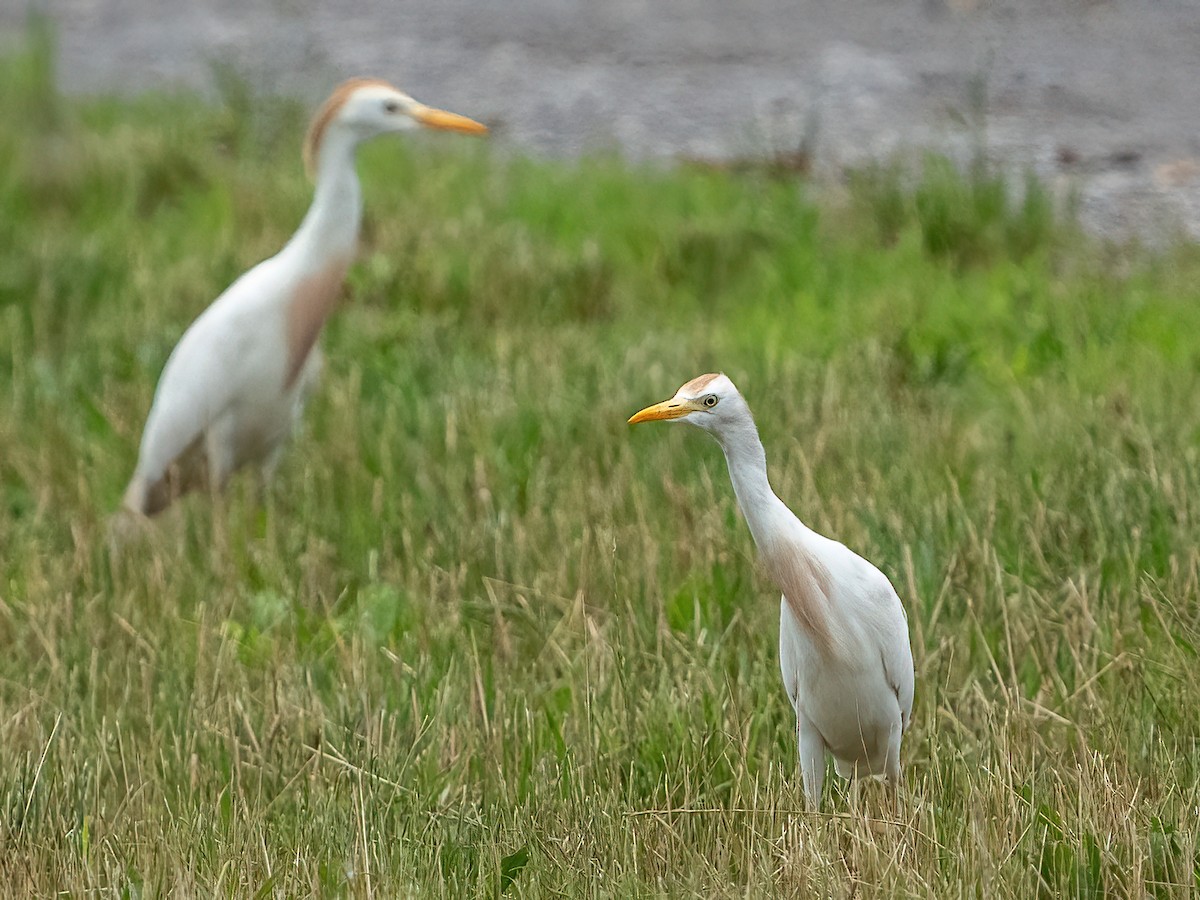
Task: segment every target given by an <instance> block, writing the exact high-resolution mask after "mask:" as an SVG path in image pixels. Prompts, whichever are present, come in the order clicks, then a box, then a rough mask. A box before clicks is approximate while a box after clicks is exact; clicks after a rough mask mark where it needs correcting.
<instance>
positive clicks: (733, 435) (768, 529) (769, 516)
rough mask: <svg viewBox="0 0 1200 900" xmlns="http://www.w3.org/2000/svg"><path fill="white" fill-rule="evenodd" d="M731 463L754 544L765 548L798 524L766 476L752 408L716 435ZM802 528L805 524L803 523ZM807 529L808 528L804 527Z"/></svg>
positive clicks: (731, 470)
mask: <svg viewBox="0 0 1200 900" xmlns="http://www.w3.org/2000/svg"><path fill="white" fill-rule="evenodd" d="M715 436H716V438H717V442H718V443H719V444H720V445H721V449H722V450H724V451H725V461H726V462H727V463H728V464H729V480H730V481H732V482H733V492H734V494H736V495H737V501H738V506H739V507H740V508H741V510H742V515H743V516H745V517H746V524H747V525H749V526H750V534H751V535H752V536H753V537H754V543H755V544H757V545H758V547H759V548H760V549H761V548H764V547H767V546H769V545H770V544H771V543H772V538H773V537H774V536H775V535H777V534H778V533H779V532H780V531H781V530H783V529H786V528H788V527H789V525H791V526H792V527H794V525H795V524H798V523H799V520H798V519H797V518H796V516H795V514H793V513H792V511H791V510H790V509H788V508H787V506H786V504H784V502H783V501H782V500H780V499H779V497H777V496H776V495H775V491H773V490H772V489H771V482H770V481H769V480H768V478H767V454H766V451H765V450H763V445H762V441H761V440H760V439H759V437H758V429H757V428H756V427H755V426H754V419H753V418H751V416H750V412H749V410H747V411H746V415H745V417H744V418H741V419H738V420H737V421H735V422H732V423H730V425H729V426H728V427H726V428H724V429H722V431H721V432H720V433H717V434H716V435H715ZM801 527H802V528H803V525H802V524H801ZM805 530H807V529H805Z"/></svg>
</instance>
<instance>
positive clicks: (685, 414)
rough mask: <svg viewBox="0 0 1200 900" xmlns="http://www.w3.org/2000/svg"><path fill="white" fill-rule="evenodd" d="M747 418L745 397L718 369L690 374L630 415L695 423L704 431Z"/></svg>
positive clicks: (632, 422) (646, 419) (636, 419)
mask: <svg viewBox="0 0 1200 900" xmlns="http://www.w3.org/2000/svg"><path fill="white" fill-rule="evenodd" d="M749 418H750V410H749V408H748V407H747V406H746V401H745V400H743V399H742V395H741V394H739V393H738V389H737V388H736V387H734V385H733V382H732V381H730V380H729V379H728V378H727V377H725V376H724V375H722V374H719V373H710V374H708V375H700V376H698V377H697V378H693V379H692V380H691V381H689V382H688V383H687V384H685V385H684V386H683V387H681V388H680V389H679V390H677V391H676V392H675V396H674V397H672V398H671V399H670V400H664V401H663V402H662V403H655V404H654V405H653V406H647V407H646V408H645V409H643V410H642V411H641V412H639V413H635V414H634V415H633V416H631V417H630V419H629V424H630V425H636V424H637V423H638V422H656V421H673V422H687V423H689V424H691V425H697V426H699V427H700V428H703V429H704V430H705V431H710V432H713V433H716V434H720V433H721V432H722V431H723V430H724V429H726V428H728V427H729V426H731V425H734V424H741V423H743V422H745V421H747V420H748V419H749Z"/></svg>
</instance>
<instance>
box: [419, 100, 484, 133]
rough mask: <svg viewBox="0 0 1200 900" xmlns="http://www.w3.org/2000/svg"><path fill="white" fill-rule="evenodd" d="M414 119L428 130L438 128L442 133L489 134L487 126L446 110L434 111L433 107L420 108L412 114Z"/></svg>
mask: <svg viewBox="0 0 1200 900" xmlns="http://www.w3.org/2000/svg"><path fill="white" fill-rule="evenodd" d="M412 117H413V118H414V119H416V120H417V121H418V122H420V123H421V124H422V125H424V126H425V127H426V128H437V129H438V130H440V131H458V132H461V133H462V134H487V130H488V129H487V126H486V125H484V124H483V123H481V122H476V121H475V120H474V119H468V118H467V117H466V116H460V115H459V114H458V113H452V112H446V110H444V109H434V108H433V107H432V106H418V107H417V108H416V109H414V110H413V112H412Z"/></svg>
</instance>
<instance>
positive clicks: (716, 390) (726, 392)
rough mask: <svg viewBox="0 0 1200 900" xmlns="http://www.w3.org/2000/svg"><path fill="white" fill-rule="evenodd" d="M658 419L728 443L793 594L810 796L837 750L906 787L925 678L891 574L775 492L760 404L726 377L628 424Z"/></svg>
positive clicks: (738, 480)
mask: <svg viewBox="0 0 1200 900" xmlns="http://www.w3.org/2000/svg"><path fill="white" fill-rule="evenodd" d="M654 420H675V421H681V422H688V423H690V424H692V425H697V426H699V427H700V428H703V429H704V430H705V431H707V432H709V433H710V434H712V435H713V437H715V438H716V439H717V442H718V443H719V444H720V445H721V449H722V450H724V451H725V459H726V461H727V462H728V464H729V477H730V480H731V481H732V482H733V489H734V493H735V494H736V495H737V501H738V506H739V507H740V508H741V510H742V514H743V515H744V516H745V518H746V523H747V524H748V525H749V526H750V533H751V534H752V535H753V537H754V542H755V544H756V545H757V547H758V552H759V556H760V558H761V559H762V562H763V564H764V567H765V569H766V571H767V572H768V573H769V575H770V577H771V578H772V579H773V580H774V581H775V583H776V584H777V585H778V587H779V588H780V589H781V590H782V591H783V595H784V596H783V600H782V602H781V603H780V611H779V664H780V668H781V670H782V673H783V683H784V687H785V688H786V690H787V694H788V697H789V699H790V700H791V702H792V707H793V708H794V709H795V711H796V730H797V735H798V738H799V745H800V770H801V775H802V777H803V781H804V791H805V794H806V796H807V797H808V800H809V802H810V803H812V804H814V805H815V804H818V803H819V802H820V798H821V789H822V787H823V785H824V780H825V753H826V751H828V752H829V753H830V754H831V755H832V756H833V759H834V765H835V768H836V770H837V772H838V774H839V775H841V776H843V777H845V778H851V777H854V776H856V775H880V776H884V777H886V778H887V780H888V781H889V782H890V783H891V784H892V785H893V786H895V785H897V784H898V783H899V780H900V741H901V737H902V735H903V733H904V731H905V730H906V729H907V728H908V725H909V719H910V716H911V714H912V701H913V680H914V676H913V661H912V650H911V648H910V646H909V641H908V620H907V617H906V616H905V614H904V607H903V606H902V605H901V603H900V598H899V597H898V596H897V595H896V591H895V589H894V588H893V587H892V585H891V582H889V581H888V579H887V576H885V575H884V574H883V573H882V572H880V571H879V569H877V568H875V566H873V565H872V564H871V563H869V562H867V560H865V559H863V558H862V557H861V556H859V555H858V554H857V553H854V552H853V551H852V550H850V549H848V548H847V547H846V546H845V545H843V544H840V543H838V542H837V541H834V540H830V539H829V538H827V537H824V536H822V535H820V534H817V533H816V532H815V531H813V530H812V529H811V528H809V527H808V526H806V525H805V524H804V523H803V522H801V521H800V520H799V519H798V518H797V517H796V516H795V514H794V513H793V512H792V511H791V510H790V509H788V508H787V506H785V505H784V503H783V501H782V500H780V499H779V498H778V497H777V496H776V495H775V492H774V491H773V490H772V489H771V485H770V482H769V481H768V479H767V458H766V454H765V452H764V451H763V446H762V441H760V440H759V437H758V429H757V428H756V427H755V425H754V418H753V416H751V414H750V408H749V407H748V406H747V405H746V402H745V400H743V399H742V396H741V394H739V393H738V390H737V388H736V387H734V384H733V382H732V381H730V380H729V379H728V378H726V377H725V376H724V375H701V376H700V377H698V378H695V379H693V380H692V381H689V382H688V383H687V384H685V385H684V386H683V387H681V388H680V389H679V391H678V392H677V393H676V394H675V396H674V397H672V398H671V399H670V400H666V401H663V402H662V403H658V404H656V405H654V406H650V407H647V408H646V409H643V410H642V411H641V412H639V413H637V414H635V415H634V416H633V417H632V418H630V420H629V421H630V423H637V422H647V421H654Z"/></svg>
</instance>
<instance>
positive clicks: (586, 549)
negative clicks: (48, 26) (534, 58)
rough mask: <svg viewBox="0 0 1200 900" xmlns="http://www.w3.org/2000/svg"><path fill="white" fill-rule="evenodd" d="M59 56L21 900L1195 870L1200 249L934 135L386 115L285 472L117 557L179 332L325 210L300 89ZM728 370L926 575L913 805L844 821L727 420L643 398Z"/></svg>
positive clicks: (14, 79)
mask: <svg viewBox="0 0 1200 900" xmlns="http://www.w3.org/2000/svg"><path fill="white" fill-rule="evenodd" d="M49 53H50V46H49V44H48V43H46V42H44V41H43V42H42V43H40V44H39V43H36V42H35V43H33V44H32V45H31V47H30V48H29V49H27V50H25V51H23V52H21V53H17V54H16V55H11V56H9V57H8V58H7V59H4V60H3V61H2V62H0V69H2V71H0V116H2V117H3V120H4V121H6V122H8V123H9V126H10V127H7V128H5V129H0V384H2V385H3V390H0V649H2V651H3V652H2V653H0V848H2V852H0V860H2V862H0V892H3V893H4V894H6V895H11V896H20V895H31V896H32V895H36V896H48V895H53V894H55V893H63V894H66V895H70V896H84V895H88V894H90V893H92V892H100V893H101V894H103V895H117V896H128V897H151V896H162V895H168V894H169V895H179V896H190V895H195V896H214V895H220V896H302V895H310V894H312V895H343V894H344V895H351V896H372V895H377V896H405V895H412V896H418V895H419V896H452V897H460V896H497V895H499V894H502V893H503V894H506V895H512V896H525V897H540V896H571V897H574V896H614V895H615V896H633V895H636V896H680V895H689V894H690V895H702V896H713V897H718V896H729V897H733V896H747V895H750V896H758V895H780V896H796V895H810V896H835V897H852V896H853V897H883V896H889V897H890V896H921V897H939V898H941V897H949V896H972V897H979V896H987V897H1022V898H1027V897H1030V896H1045V897H1053V896H1078V897H1098V896H1107V895H1116V896H1129V895H1138V896H1153V897H1187V896H1194V895H1195V894H1196V892H1197V890H1198V889H1200V884H1198V881H1197V879H1198V877H1200V868H1198V866H1200V851H1198V847H1197V829H1196V820H1197V815H1198V807H1200V789H1198V787H1197V783H1198V775H1200V746H1198V735H1200V723H1198V721H1197V716H1198V714H1197V709H1198V708H1200V689H1198V688H1197V679H1196V677H1195V675H1196V672H1197V653H1196V647H1197V645H1198V643H1200V605H1198V603H1197V598H1198V593H1200V589H1198V587H1197V580H1198V578H1200V555H1198V552H1197V547H1198V545H1200V540H1198V539H1200V508H1198V507H1197V500H1196V498H1197V497H1198V496H1200V465H1198V463H1200V460H1198V458H1197V457H1198V453H1197V437H1198V436H1200V406H1198V405H1197V403H1196V400H1195V398H1196V396H1197V394H1198V393H1200V254H1197V252H1196V251H1195V250H1194V249H1191V248H1181V249H1179V250H1177V251H1173V252H1172V253H1169V254H1166V255H1160V256H1154V257H1150V256H1144V255H1141V254H1140V253H1138V252H1137V251H1136V250H1130V249H1122V248H1110V247H1105V246H1102V245H1097V244H1093V243H1089V242H1087V241H1085V240H1083V239H1082V238H1080V237H1079V236H1078V235H1077V234H1075V233H1074V231H1073V230H1072V229H1071V228H1070V227H1069V226H1066V225H1063V224H1061V223H1057V222H1055V221H1054V219H1053V217H1052V215H1051V212H1050V210H1049V209H1048V207H1047V206H1046V205H1045V204H1042V203H1041V202H1040V201H1039V200H1037V197H1038V196H1039V195H1038V194H1036V193H1026V199H1025V200H1024V201H1021V202H1020V203H1016V204H1015V205H1014V204H1013V203H1012V201H1011V199H1009V198H1007V196H1006V195H1001V196H1000V197H997V195H996V194H995V188H994V185H993V184H992V182H991V181H989V180H988V178H987V175H986V173H975V174H974V175H970V174H968V175H967V176H962V175H957V174H954V173H953V172H951V171H949V170H947V169H944V168H941V167H940V166H938V165H937V164H934V168H932V169H931V170H930V171H929V172H928V173H927V175H926V177H925V178H923V179H922V180H921V181H920V182H919V184H918V185H917V186H916V187H915V188H913V189H908V188H904V187H902V186H900V187H897V186H896V184H895V183H889V182H886V181H883V180H880V179H879V178H878V177H876V178H875V179H874V180H872V179H869V178H868V179H866V180H865V181H864V180H861V179H860V180H858V181H855V182H853V183H852V184H851V196H852V202H850V203H847V204H842V205H839V206H833V205H831V204H830V203H828V202H826V201H824V200H822V199H821V198H820V197H814V196H811V195H810V191H809V189H808V188H807V187H806V185H804V184H803V183H797V182H795V181H790V180H787V179H779V178H776V177H770V176H769V175H768V174H766V173H755V172H752V171H751V172H741V173H737V174H733V175H731V174H728V173H713V172H695V171H684V170H681V171H662V170H657V169H654V170H651V169H639V168H637V167H632V166H628V165H626V164H623V163H621V162H619V161H616V160H611V159H593V160H585V161H582V162H578V163H562V164H552V163H543V162H536V163H535V162H531V161H526V160H522V159H501V158H498V157H497V156H496V155H493V151H492V150H491V149H490V148H489V147H487V146H475V145H468V144H467V143H466V142H462V141H458V142H456V141H453V140H427V141H426V140H414V141H410V142H400V141H380V142H378V143H377V144H375V145H372V146H371V147H369V148H367V150H366V151H365V152H364V153H363V155H362V161H361V173H362V176H363V181H364V186H365V191H366V195H367V208H368V212H367V215H368V221H367V223H366V230H365V240H364V246H363V250H362V253H361V256H360V260H359V262H358V264H357V265H356V267H355V268H354V270H353V271H352V274H351V277H350V284H349V287H348V290H347V296H346V298H345V302H344V305H343V307H342V308H341V309H340V310H339V312H338V314H337V316H336V318H335V319H334V321H333V322H332V323H331V326H330V328H329V330H328V332H327V335H326V350H327V357H328V361H329V366H328V370H327V377H326V379H325V382H324V385H323V387H322V389H321V391H320V392H319V394H318V396H317V397H316V398H315V399H314V402H313V403H312V405H311V407H310V409H309V414H308V416H307V418H306V423H307V424H306V428H305V430H304V432H303V433H302V434H301V435H299V436H298V438H297V440H296V441H295V443H294V446H293V447H292V448H291V452H290V454H289V456H288V457H287V460H286V462H285V464H284V466H283V467H282V470H281V472H280V474H279V477H278V480H277V483H276V484H275V486H274V489H273V491H272V492H271V494H270V496H269V497H268V498H267V501H266V505H265V507H264V506H260V505H259V504H258V502H257V498H256V497H255V493H254V491H253V489H252V488H251V487H250V486H247V485H242V484H240V483H239V484H237V485H235V487H234V490H233V491H232V492H231V493H230V494H229V495H228V496H227V497H226V498H224V499H223V500H221V501H220V502H219V503H217V504H215V505H212V504H209V503H208V502H207V501H205V500H204V498H193V499H192V500H190V501H189V502H187V503H185V504H183V505H182V507H181V508H180V509H178V510H177V511H175V512H173V513H172V514H170V515H167V516H165V517H164V518H163V519H162V520H161V521H159V522H158V523H157V524H156V526H155V528H154V530H153V532H152V533H151V535H150V536H148V537H147V539H146V540H145V541H143V542H141V543H139V544H137V545H135V546H134V547H132V548H131V549H129V550H128V551H127V552H126V553H124V554H122V555H120V556H118V557H115V558H114V557H110V555H109V553H108V550H107V542H106V517H107V515H108V513H109V511H110V510H112V509H113V507H114V506H115V504H116V503H117V500H118V498H119V496H120V493H121V490H122V489H123V487H124V482H125V480H126V478H127V477H128V475H129V473H130V471H131V468H132V465H133V461H134V457H135V449H136V443H137V440H138V437H139V431H140V427H141V423H142V421H143V418H144V415H145V412H146V410H147V408H148V404H149V401H150V397H151V393H152V391H153V387H154V383H155V380H156V378H157V375H158V372H159V371H160V368H161V365H162V363H163V362H164V360H165V358H166V355H167V353H168V352H169V350H170V348H171V346H172V345H173V343H174V341H175V340H176V339H177V338H178V336H179V334H180V333H181V332H182V329H183V328H184V327H186V325H187V324H188V322H189V321H190V320H191V319H192V318H193V317H194V316H195V315H196V314H198V313H199V311H200V310H201V309H203V308H204V306H205V305H206V304H207V303H208V302H209V301H210V300H211V299H212V298H213V297H214V296H215V295H216V294H217V293H218V292H219V291H220V290H221V289H222V288H223V287H224V286H225V285H226V284H227V283H228V282H229V281H230V280H231V279H232V278H233V277H234V276H235V275H236V274H237V273H238V272H240V271H242V270H243V269H244V268H245V267H247V266H249V265H250V264H252V263H254V262H255V261H257V260H258V259H260V258H262V257H264V256H266V255H268V254H270V253H272V252H274V250H275V249H276V248H277V247H278V246H279V245H280V244H281V243H282V242H283V241H284V240H285V239H286V238H287V236H288V234H289V233H290V231H291V230H292V229H293V228H294V227H295V225H296V224H297V222H298V221H299V218H300V216H301V215H302V214H303V210H304V208H305V205H306V203H307V199H308V187H307V186H306V184H305V182H304V179H303V175H302V173H301V168H300V164H299V159H298V152H297V149H296V148H297V146H298V142H299V137H300V128H301V125H302V115H301V113H300V112H299V110H298V109H297V108H296V107H294V106H289V105H287V104H280V103H279V102H278V101H276V100H274V99H268V98H263V97H260V96H259V95H257V94H256V93H254V92H253V91H244V90H242V89H239V88H237V87H236V86H235V83H234V82H227V83H226V89H225V96H226V99H227V101H228V103H227V105H226V106H225V107H221V108H211V107H208V106H205V105H203V104H202V103H200V102H198V101H197V100H196V98H194V97H192V96H189V95H164V94H148V95H146V96H143V97H138V98H133V99H122V100H117V99H110V98H91V99H86V100H78V99H66V98H63V97H60V96H59V95H58V93H57V92H56V91H55V89H54V86H53V83H52V80H51V79H50V74H49V73H50V72H51V71H52V66H51V65H50V64H49V60H48V56H47V54H49ZM468 112H470V111H469V110H468ZM885 208H886V210H888V212H887V215H886V217H885V216H883V215H881V210H883V209H885ZM713 369H723V370H724V371H726V372H728V373H729V374H730V375H731V377H733V378H734V379H735V380H736V381H737V382H738V384H739V386H740V387H741V388H742V389H743V391H744V393H745V394H746V396H747V397H748V399H749V401H750V403H751V405H752V407H753V408H754V409H755V410H756V412H757V415H758V421H759V425H760V428H761V431H762V433H763V438H764V442H765V444H766V446H767V451H768V456H769V461H770V469H771V473H772V477H773V480H774V483H775V487H776V489H777V490H778V492H779V493H780V495H781V496H782V497H784V498H785V499H786V500H787V502H789V504H790V505H791V506H792V507H793V508H794V509H795V510H796V511H797V512H798V513H799V514H800V515H801V516H802V518H804V519H805V520H806V521H808V522H809V523H810V524H811V525H812V526H813V527H815V528H818V529H819V530H821V531H823V532H825V533H828V534H831V535H834V536H836V537H838V538H840V539H841V540H843V541H845V542H846V543H847V544H848V545H849V546H851V547H852V548H854V549H856V550H858V551H859V552H861V553H863V554H864V555H865V556H867V557H868V558H870V559H872V560H874V561H875V562H877V563H878V564H879V565H880V566H881V568H882V569H883V570H884V571H885V572H886V573H888V575H889V576H890V577H891V578H892V580H893V581H894V583H895V584H896V586H897V588H898V589H899V591H900V594H901V596H902V597H903V598H904V600H905V603H906V606H907V609H908V612H909V618H910V625H911V631H912V639H913V645H914V652H915V657H916V664H917V701H916V710H915V714H914V724H913V728H912V731H911V732H910V734H909V736H908V738H907V740H906V743H905V749H904V764H905V787H904V792H903V797H902V799H901V802H900V804H899V808H898V809H897V810H893V809H892V808H891V805H890V803H889V801H888V800H887V798H886V797H884V796H883V792H882V791H876V790H873V786H872V785H866V786H864V789H863V790H862V792H861V793H860V794H859V795H858V796H850V795H847V794H845V793H844V792H842V791H841V790H840V789H836V788H835V789H833V790H831V791H830V792H829V793H828V795H827V797H826V802H825V805H824V807H823V810H822V811H821V812H820V813H816V812H806V811H804V810H803V803H802V794H801V791H800V779H799V772H798V769H797V766H796V747H795V743H796V742H795V736H794V727H793V720H792V717H791V713H790V710H789V708H788V705H787V701H786V698H785V696H784V693H783V690H782V688H781V685H780V679H779V675H778V670H777V659H776V646H775V639H776V629H777V624H776V623H777V617H778V606H777V597H776V596H775V594H774V592H773V590H772V589H771V588H770V586H769V585H768V584H766V583H765V581H764V580H763V579H762V578H761V577H760V576H759V575H758V574H757V572H756V570H755V566H754V561H753V554H752V549H751V546H750V541H749V539H748V535H747V533H746V530H745V527H744V525H743V524H742V523H741V522H740V520H739V517H738V515H737V512H736V508H735V506H734V501H733V496H732V492H731V490H730V488H729V485H728V482H727V478H726V475H725V472H724V469H723V463H722V460H721V459H720V454H719V452H718V451H717V449H716V448H715V447H714V446H711V445H710V444H708V443H707V442H706V441H705V440H704V439H702V438H701V437H699V436H697V435H694V434H686V433H684V431H685V430H684V429H666V428H663V429H658V430H655V429H646V430H645V431H633V432H629V431H627V429H626V427H625V425H624V421H625V417H626V416H628V415H629V414H630V413H631V412H632V411H634V410H636V409H637V408H639V407H640V406H642V405H644V404H645V403H646V402H648V401H651V400H656V399H659V398H660V397H662V396H665V395H666V394H667V393H669V392H670V391H672V390H673V389H674V388H675V387H676V386H677V385H678V384H679V383H681V382H682V381H684V380H686V379H687V378H690V377H691V376H693V375H696V374H698V373H700V372H703V371H707V370H713Z"/></svg>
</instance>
